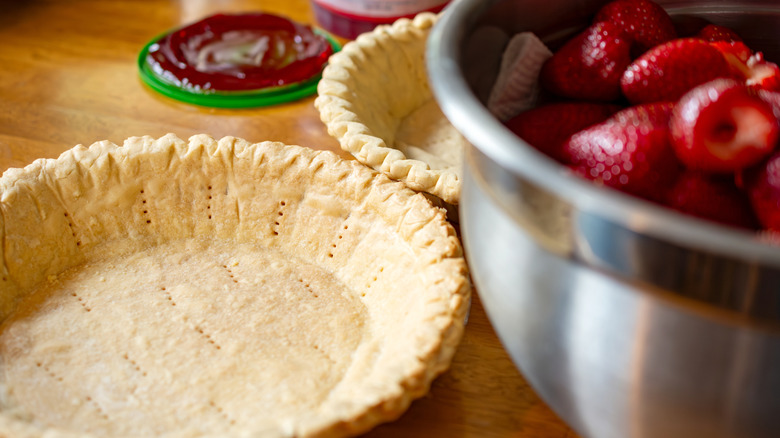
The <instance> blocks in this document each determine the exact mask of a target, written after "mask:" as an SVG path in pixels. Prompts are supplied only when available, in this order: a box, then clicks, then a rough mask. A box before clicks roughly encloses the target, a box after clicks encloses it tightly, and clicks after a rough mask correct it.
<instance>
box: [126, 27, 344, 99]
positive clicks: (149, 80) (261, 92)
mask: <svg viewBox="0 0 780 438" xmlns="http://www.w3.org/2000/svg"><path fill="white" fill-rule="evenodd" d="M314 32H315V33H317V34H319V35H322V36H323V37H325V39H327V40H328V43H329V44H330V46H331V48H332V49H333V53H336V52H338V51H339V50H341V44H339V42H338V41H336V40H335V39H334V38H333V36H331V35H330V34H329V33H327V32H325V31H323V30H321V29H314ZM168 33H170V31H169V32H164V33H161V34H160V35H157V36H155V37H154V38H153V39H152V40H151V41H149V42H148V43H146V45H145V46H144V48H143V49H142V50H141V52H140V53H139V54H138V60H137V63H138V73H139V75H140V77H141V80H142V81H143V82H144V83H145V84H146V85H148V86H149V87H150V88H151V89H153V90H154V91H156V92H158V93H160V94H162V95H164V96H166V97H170V98H172V99H175V100H178V101H180V102H185V103H190V104H194V105H199V106H207V107H213V108H257V107H263V106H271V105H278V104H280V103H289V102H293V101H296V100H298V99H302V98H304V97H308V96H311V95H313V94H315V93H316V92H317V84H318V83H319V81H320V79H321V78H322V74H318V75H316V76H314V77H313V78H311V79H307V80H305V81H301V82H296V83H294V84H289V85H283V86H279V87H269V88H261V89H257V90H241V91H216V92H213V93H198V92H194V91H189V90H187V89H185V88H181V87H179V86H178V85H176V84H174V83H171V82H169V81H166V80H164V79H162V78H160V77H159V76H158V75H157V74H155V72H154V71H152V69H151V67H149V64H148V63H147V62H146V56H147V54H148V53H149V47H151V45H152V44H154V43H156V42H157V41H159V40H160V39H161V38H163V37H164V36H165V35H168Z"/></svg>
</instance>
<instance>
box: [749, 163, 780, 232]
mask: <svg viewBox="0 0 780 438" xmlns="http://www.w3.org/2000/svg"><path fill="white" fill-rule="evenodd" d="M746 180H747V192H748V197H749V198H750V203H751V205H752V206H753V211H754V212H755V214H756V217H758V220H759V221H760V222H761V225H762V226H763V227H764V228H766V229H768V230H773V231H780V153H775V154H774V155H772V156H771V157H770V158H769V159H768V160H766V161H764V162H763V163H761V165H759V166H757V167H755V168H753V169H751V171H750V174H749V176H748V177H747V178H746Z"/></svg>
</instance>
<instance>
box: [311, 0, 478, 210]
mask: <svg viewBox="0 0 780 438" xmlns="http://www.w3.org/2000/svg"><path fill="white" fill-rule="evenodd" d="M437 18H438V15H436V14H433V13H429V12H424V13H420V14H418V15H417V16H415V17H414V19H411V20H410V19H408V18H402V19H399V20H397V21H396V22H394V23H393V24H392V25H381V26H378V27H376V28H375V29H374V30H373V31H371V32H368V33H364V34H362V35H360V36H359V37H358V38H357V39H356V40H355V41H351V42H349V43H347V44H346V45H345V46H344V48H343V49H342V51H341V52H339V53H336V54H334V55H332V56H331V57H330V60H329V61H328V66H327V67H326V68H325V70H324V71H323V74H322V80H320V83H319V85H318V87H317V94H318V95H317V99H316V100H315V103H314V104H315V106H316V107H317V109H318V111H319V113H320V119H321V120H322V122H323V123H325V125H326V126H327V129H328V133H329V134H330V135H331V136H333V137H334V138H336V139H337V140H338V141H339V144H340V145H341V148H342V149H343V150H345V151H347V152H349V153H350V154H352V155H353V156H354V157H355V158H356V159H357V160H358V161H360V162H361V163H363V164H365V165H367V166H369V167H371V168H373V169H375V170H378V171H380V172H382V173H384V174H386V175H387V176H389V177H390V178H392V179H394V180H397V181H402V182H404V183H405V184H406V185H407V186H409V187H410V188H412V189H414V190H417V191H421V192H425V193H429V194H431V195H434V196H436V197H438V198H440V199H441V200H443V201H444V202H446V203H449V204H457V203H458V198H459V197H460V184H461V183H460V180H461V177H460V167H461V164H462V152H463V149H464V147H465V145H466V140H465V139H464V138H463V137H462V136H461V135H460V134H459V133H458V132H457V131H456V130H455V128H454V127H453V126H452V125H451V124H450V123H449V121H448V120H447V118H446V117H444V115H443V113H442V112H441V110H440V109H439V106H438V104H437V103H436V101H435V99H434V97H433V94H432V92H431V89H430V86H429V83H428V76H427V73H426V69H425V62H424V57H425V44H426V39H427V37H428V33H429V32H430V29H431V28H432V26H433V25H434V23H435V22H436V20H437Z"/></svg>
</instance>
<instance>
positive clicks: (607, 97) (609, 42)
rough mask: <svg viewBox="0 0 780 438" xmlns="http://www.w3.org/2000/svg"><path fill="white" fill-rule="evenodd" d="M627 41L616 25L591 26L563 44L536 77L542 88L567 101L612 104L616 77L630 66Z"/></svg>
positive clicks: (617, 82)
mask: <svg viewBox="0 0 780 438" xmlns="http://www.w3.org/2000/svg"><path fill="white" fill-rule="evenodd" d="M630 49H631V46H630V40H629V39H628V38H627V36H626V34H625V33H624V32H623V30H622V29H620V27H618V25H616V24H613V23H610V22H600V23H595V24H593V25H592V26H590V27H588V28H587V29H586V30H585V31H583V32H582V33H580V34H579V35H577V36H575V37H574V38H572V39H571V40H569V41H567V42H566V44H564V45H563V46H562V47H561V48H560V49H558V51H556V52H555V53H554V54H553V56H552V57H551V58H550V59H548V60H547V61H546V62H545V64H544V66H542V70H541V72H540V75H539V80H540V83H541V85H542V87H543V88H545V89H546V90H548V91H549V92H551V93H553V94H555V95H558V96H562V97H567V98H573V99H582V100H591V101H605V102H609V101H614V100H617V99H618V98H620V78H621V77H622V76H623V71H625V69H626V67H627V66H628V65H629V64H630V63H631V56H630Z"/></svg>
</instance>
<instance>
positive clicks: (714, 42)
mask: <svg viewBox="0 0 780 438" xmlns="http://www.w3.org/2000/svg"><path fill="white" fill-rule="evenodd" d="M539 84H540V86H541V88H542V90H543V96H544V97H543V98H542V99H543V100H542V101H543V102H544V103H541V104H539V105H538V106H537V107H536V108H534V109H531V110H528V111H525V112H523V113H521V114H519V115H517V116H516V117H514V118H512V119H510V120H508V121H507V122H506V125H507V126H508V127H509V128H510V129H511V130H512V131H513V132H515V133H516V134H518V135H519V136H520V137H521V138H523V139H524V140H525V141H526V142H528V143H529V144H531V145H533V146H534V147H536V148H538V149H539V150H541V151H542V152H544V153H545V154H547V155H549V156H550V157H552V158H554V159H556V160H558V161H559V162H561V163H563V164H564V165H566V166H568V167H569V168H570V169H571V170H572V171H573V172H575V173H576V174H577V175H580V176H582V177H584V178H587V179H589V180H593V181H595V182H597V183H599V184H603V185H605V186H608V187H612V188H615V189H618V190H621V191H624V192H626V193H630V194H633V195H636V196H639V197H642V198H645V199H648V200H650V201H653V202H657V203H660V204H663V205H666V206H668V207H671V208H674V209H677V210H679V211H682V212H685V213H688V214H692V215H695V216H698V217H701V218H705V219H709V220H713V221H717V222H719V223H723V224H729V225H733V226H738V227H743V228H749V229H767V230H774V231H780V149H779V148H778V138H779V137H780V122H778V118H780V68H778V66H777V65H776V64H774V63H772V62H769V61H767V60H765V59H764V57H763V55H762V54H761V53H760V52H756V51H754V50H752V49H751V48H749V47H748V46H747V45H746V44H745V43H744V42H743V41H742V39H741V38H740V37H739V36H738V35H737V34H736V33H735V32H734V31H732V30H731V29H728V28H725V27H722V26H717V25H713V24H708V25H706V26H704V27H703V28H701V29H697V30H696V31H695V33H694V34H689V35H678V31H677V30H676V29H675V26H674V24H673V21H672V19H671V18H670V16H669V15H668V14H667V13H666V11H665V10H664V9H663V8H661V7H660V6H658V5H657V4H655V3H653V2H651V1H649V0H615V1H613V2H611V3H609V4H607V5H605V6H604V7H603V8H602V9H601V10H599V11H598V13H597V14H596V15H595V17H594V19H593V21H592V24H591V25H590V27H588V28H587V29H585V30H584V31H583V32H582V33H580V34H578V35H576V36H575V37H573V38H572V39H571V40H569V41H567V42H566V43H565V44H564V45H563V46H561V47H560V49H558V50H557V51H556V52H555V53H554V54H553V56H552V57H551V58H549V59H548V60H547V61H546V62H545V64H544V65H543V66H542V68H541V73H540V76H539Z"/></svg>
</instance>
